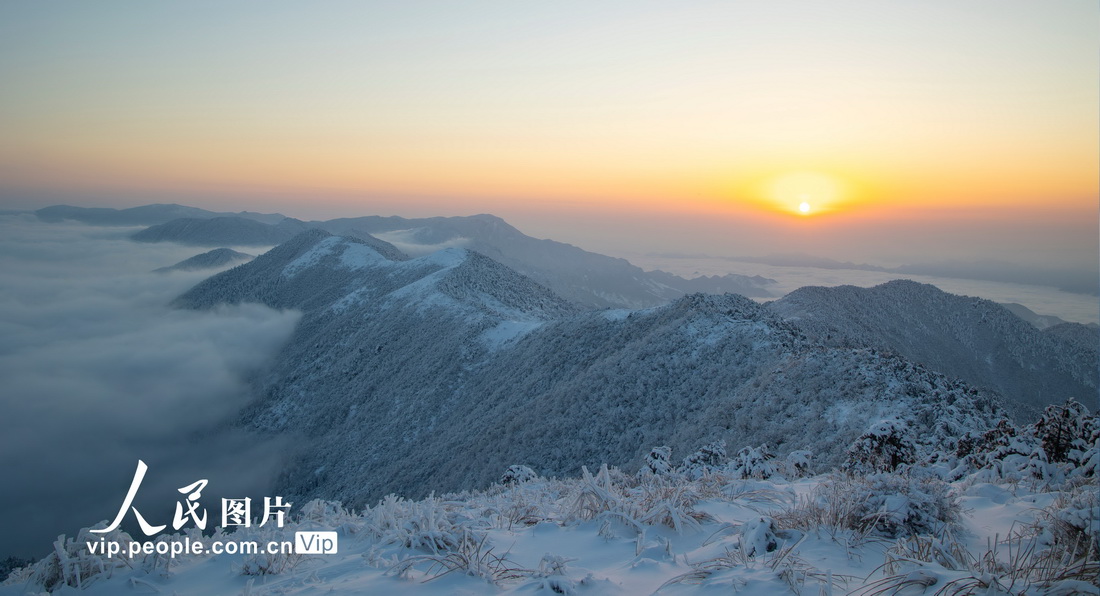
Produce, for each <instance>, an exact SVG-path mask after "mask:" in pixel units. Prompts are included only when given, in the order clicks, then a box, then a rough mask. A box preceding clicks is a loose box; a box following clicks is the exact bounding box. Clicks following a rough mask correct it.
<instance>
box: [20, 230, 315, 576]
mask: <svg viewBox="0 0 1100 596" xmlns="http://www.w3.org/2000/svg"><path fill="white" fill-rule="evenodd" d="M132 231H133V230H132V229H129V228H96V227H90V226H83V225H59V224H43V223H40V222H37V221H36V220H34V218H33V217H31V216H2V217H0V378H3V379H4V383H3V389H2V390H0V404H2V407H3V412H4V416H2V417H0V474H2V475H3V476H2V477H3V478H4V481H3V482H0V527H3V528H4V530H5V531H4V532H2V533H0V557H2V556H7V555H16V556H23V557H39V556H42V555H43V554H45V552H47V551H48V550H49V548H50V542H51V541H52V540H53V539H56V537H57V536H58V534H61V533H65V534H67V535H70V536H72V535H75V533H76V532H77V531H78V530H79V529H80V528H81V527H87V526H90V525H92V524H94V523H96V522H98V521H100V520H111V519H114V517H115V515H116V513H117V512H118V510H119V507H120V505H121V504H122V498H123V496H124V495H125V493H126V489H127V488H128V487H129V483H130V480H131V478H132V477H133V474H134V469H135V467H136V465H137V461H138V460H139V459H141V460H143V461H145V462H146V463H147V464H148V465H149V473H148V474H147V476H146V479H145V482H144V483H143V485H142V487H141V490H140V491H139V499H138V501H137V506H138V508H139V510H141V511H142V514H143V515H144V516H145V517H146V518H147V519H149V521H150V522H151V523H154V524H161V523H167V520H168V519H170V515H171V510H172V507H174V504H175V502H176V500H177V499H178V498H180V494H179V493H178V492H176V491H175V489H176V488H179V487H182V486H185V485H187V484H190V483H191V482H194V481H195V480H198V479H200V478H205V479H208V480H209V481H210V484H209V486H208V489H207V490H206V491H204V493H203V494H204V496H203V500H202V503H203V505H204V506H206V507H207V508H208V510H209V512H210V516H211V518H212V520H211V523H210V524H209V527H213V525H217V524H218V523H219V521H220V520H218V519H216V518H217V516H218V515H219V514H220V510H219V508H218V506H217V504H219V503H220V500H219V499H218V497H219V496H227V497H234V496H241V497H243V496H268V493H266V492H265V491H268V490H269V488H270V485H271V483H272V481H273V479H274V476H275V474H276V473H277V472H278V470H279V468H280V464H281V458H280V455H279V454H280V453H283V452H284V451H285V448H284V446H283V445H280V444H274V443H271V442H269V441H264V440H259V439H258V438H257V437H254V436H249V435H247V434H246V433H245V432H244V431H242V430H240V429H239V428H237V427H236V426H235V425H234V424H233V423H234V422H235V421H236V418H237V413H238V412H239V410H240V408H241V407H242V406H243V405H244V404H245V403H246V402H247V401H248V400H249V398H250V391H249V379H250V377H251V376H252V375H255V374H257V373H259V372H261V371H262V370H263V368H264V366H265V364H266V363H267V362H268V361H269V359H270V358H271V356H273V355H274V353H275V352H276V351H277V350H278V349H279V348H280V347H281V346H282V345H283V343H284V342H285V341H286V340H287V339H288V338H289V336H290V334H291V332H292V331H293V329H294V326H295V325H296V323H297V321H298V318H299V316H300V314H299V313H297V312H291V311H284V312H280V311H276V310H272V309H269V308H267V307H264V306H260V305H241V306H239V307H233V308H222V309H219V310H215V311H209V312H195V311H182V310H174V309H171V308H169V307H168V306H167V305H168V303H169V302H170V301H171V300H172V299H173V298H175V297H176V296H177V295H179V294H180V293H181V292H183V291H184V290H186V289H187V288H189V287H190V286H192V285H194V284H195V283H197V282H198V281H200V280H201V279H202V278H204V277H205V276H207V275H209V274H210V273H211V272H209V271H207V272H196V273H173V274H170V275H163V274H153V273H151V270H152V269H155V268H157V267H162V266H166V265H171V264H173V263H175V262H178V261H180V260H182V259H184V258H187V257H189V256H193V255H194V254H195V253H196V252H197V251H196V249H194V248H193V247H192V248H186V247H179V246H173V245H146V244H136V243H133V242H130V241H129V240H127V239H126V238H125V237H126V235H127V234H128V233H131V232H132ZM271 496H273V495H271ZM132 521H133V515H132V514H130V515H128V516H127V522H130V523H132ZM125 527H126V526H124V528H125ZM139 536H140V534H138V535H136V536H135V537H139Z"/></svg>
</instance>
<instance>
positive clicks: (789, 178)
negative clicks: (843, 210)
mask: <svg viewBox="0 0 1100 596" xmlns="http://www.w3.org/2000/svg"><path fill="white" fill-rule="evenodd" d="M765 189H766V190H765V196H766V197H767V198H768V201H769V202H770V203H771V204H772V205H773V206H774V207H775V208H777V209H779V210H780V211H786V212H787V213H793V214H795V215H802V216H812V215H820V214H823V213H828V212H831V211H833V210H835V209H836V207H837V204H838V203H839V201H840V199H841V195H842V194H843V191H842V189H841V184H840V182H839V181H838V180H837V179H836V178H835V177H833V176H830V175H828V174H823V173H820V172H809V171H793V172H791V171H788V172H786V173H783V174H780V175H778V176H774V177H772V178H771V179H770V180H768V182H767V183H766V187H765Z"/></svg>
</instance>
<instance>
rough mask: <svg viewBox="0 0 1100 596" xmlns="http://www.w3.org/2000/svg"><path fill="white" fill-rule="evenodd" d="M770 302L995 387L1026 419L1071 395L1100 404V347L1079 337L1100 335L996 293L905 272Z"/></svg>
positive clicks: (836, 335) (820, 331) (804, 326)
mask: <svg viewBox="0 0 1100 596" xmlns="http://www.w3.org/2000/svg"><path fill="white" fill-rule="evenodd" d="M768 308H769V309H770V310H772V311H773V312H775V313H777V314H779V315H780V316H782V317H784V318H785V319H786V320H788V321H790V322H791V323H793V324H795V325H797V326H798V327H799V329H801V330H802V331H803V332H805V333H806V334H807V335H809V336H811V337H813V338H815V339H817V340H819V341H822V342H824V343H827V344H829V345H847V346H874V347H878V348H881V349H886V350H891V351H893V352H896V353H898V354H900V355H902V356H904V357H906V358H908V359H910V360H913V361H915V362H920V363H922V364H924V365H926V366H928V367H929V368H932V369H933V370H937V371H940V372H942V373H944V374H947V375H950V376H953V377H958V378H960V379H963V380H965V381H967V382H968V383H970V384H972V385H974V386H978V387H987V388H990V389H993V390H995V391H997V392H999V393H1001V394H1002V395H1004V396H1005V397H1006V398H1007V402H1006V403H1008V404H1010V405H1011V406H1012V409H1013V410H1014V412H1015V413H1016V414H1017V415H1018V416H1021V417H1022V419H1026V418H1030V417H1033V416H1034V415H1035V412H1036V410H1038V409H1041V408H1043V407H1044V406H1046V405H1049V404H1053V403H1062V402H1064V401H1065V400H1066V398H1068V397H1075V398H1077V399H1079V400H1081V401H1082V402H1083V403H1090V404H1092V403H1095V399H1096V395H1097V386H1098V378H1097V377H1098V373H1097V362H1098V355H1097V353H1098V347H1100V346H1098V343H1097V342H1096V341H1095V340H1094V341H1092V342H1091V343H1089V342H1087V341H1084V340H1081V339H1080V338H1081V337H1096V335H1095V331H1093V330H1090V329H1089V328H1087V327H1085V326H1084V325H1078V324H1071V325H1072V327H1070V328H1063V329H1062V330H1060V331H1056V332H1053V333H1044V332H1042V331H1040V330H1039V329H1037V328H1035V327H1034V326H1033V325H1031V324H1029V323H1027V322H1025V321H1024V320H1022V319H1021V318H1019V317H1018V316H1016V315H1014V314H1012V313H1011V312H1009V311H1008V310H1007V309H1006V308H1005V307H1003V306H1001V305H999V304H996V303H994V302H991V301H989V300H983V299H980V298H970V297H966V296H956V295H954V294H948V293H946V292H944V291H942V290H940V289H938V288H936V287H935V286H931V285H927V284H919V283H916V282H912V281H900V280H899V281H892V282H889V283H886V284H882V285H879V286H875V287H873V288H858V287H854V286H840V287H835V288H822V287H806V288H801V289H799V290H796V291H794V292H791V293H790V294H788V295H786V296H784V297H783V298H781V299H779V300H776V301H774V302H772V303H771V304H769V306H768ZM1090 331H1091V333H1092V334H1091V335H1089V333H1087V332H1090ZM1070 334H1073V335H1074V336H1075V338H1076V339H1069V338H1067V337H1066V336H1067V335H1070ZM1090 407H1091V405H1090Z"/></svg>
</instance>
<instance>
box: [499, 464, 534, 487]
mask: <svg viewBox="0 0 1100 596" xmlns="http://www.w3.org/2000/svg"><path fill="white" fill-rule="evenodd" d="M538 477H539V475H538V474H536V473H535V471H534V470H532V469H531V468H528V467H527V466H521V465H515V466H508V469H507V470H505V471H504V474H502V475H501V476H500V483H501V484H503V485H505V486H515V485H517V484H523V483H524V482H530V481H532V480H534V479H536V478H538Z"/></svg>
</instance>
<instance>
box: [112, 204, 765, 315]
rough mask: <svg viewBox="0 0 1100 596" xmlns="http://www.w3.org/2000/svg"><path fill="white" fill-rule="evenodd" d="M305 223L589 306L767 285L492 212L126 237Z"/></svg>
mask: <svg viewBox="0 0 1100 596" xmlns="http://www.w3.org/2000/svg"><path fill="white" fill-rule="evenodd" d="M306 229H321V230H325V231H327V232H330V233H333V234H338V235H341V236H353V237H357V238H360V239H363V240H366V241H368V242H374V241H376V240H377V238H378V237H381V238H382V239H383V240H389V241H391V242H393V243H394V244H396V245H398V247H400V248H403V249H407V250H409V251H410V252H413V253H416V254H427V253H430V252H434V251H435V250H438V249H440V248H443V247H461V248H467V249H469V250H473V251H475V252H478V253H481V254H483V255H485V256H488V257H489V258H491V259H493V260H495V261H497V262H499V263H503V264H504V265H506V266H508V267H510V268H512V269H514V270H516V271H518V272H519V273H522V274H524V275H526V276H528V277H530V278H532V279H534V280H535V281H537V282H539V283H541V284H543V285H545V286H547V287H548V288H550V289H552V290H553V291H554V292H556V293H558V294H559V295H560V296H562V297H564V298H566V299H568V300H571V301H573V302H575V303H577V304H579V305H582V306H585V307H589V308H608V307H615V308H644V307H649V306H656V305H658V304H665V303H667V302H669V301H670V300H673V299H675V298H678V297H680V296H683V295H684V294H689V293H692V292H700V291H705V292H713V293H723V292H733V293H738V294H742V295H745V296H757V297H769V296H771V293H770V292H769V291H768V290H767V287H768V286H769V285H772V284H773V283H774V282H773V281H772V280H770V279H767V278H764V277H760V276H751V277H750V276H744V275H737V274H729V275H724V276H721V277H719V276H714V277H704V278H699V279H691V280H689V279H684V278H682V277H679V276H676V275H673V274H671V273H665V272H663V271H652V272H646V271H643V270H642V269H640V268H638V267H635V266H634V265H631V264H630V263H629V262H628V261H626V260H624V259H617V258H614V257H608V256H605V255H601V254H597V253H592V252H588V251H586V250H582V249H580V248H577V247H575V246H571V245H569V244H564V243H561V242H555V241H553V240H539V239H536V238H532V237H530V236H527V235H525V234H523V233H522V232H520V231H519V230H517V229H516V228H514V227H512V226H510V225H508V223H507V222H505V221H504V220H502V219H500V218H499V217H495V216H492V215H473V216H468V217H431V218H425V219H405V218H401V217H378V216H370V217H357V218H349V219H334V220H329V221H312V222H308V223H306V222H301V221H299V220H296V219H291V218H284V219H282V220H280V221H279V222H277V223H271V222H268V223H264V222H260V221H256V220H253V219H248V218H244V217H188V218H183V219H177V220H173V221H169V222H166V223H162V224H159V225H155V226H152V227H150V228H148V229H146V230H142V231H140V232H138V233H136V234H134V235H133V236H132V238H133V239H134V240H138V241H141V242H177V243H180V244H190V245H197V246H226V245H236V246H265V245H266V246H270V245H274V244H278V243H280V242H285V241H287V240H289V239H290V238H291V237H293V236H294V235H296V234H298V233H300V232H302V231H304V230H306Z"/></svg>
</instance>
